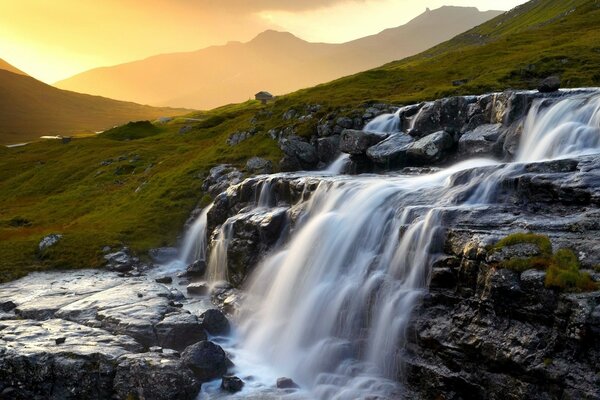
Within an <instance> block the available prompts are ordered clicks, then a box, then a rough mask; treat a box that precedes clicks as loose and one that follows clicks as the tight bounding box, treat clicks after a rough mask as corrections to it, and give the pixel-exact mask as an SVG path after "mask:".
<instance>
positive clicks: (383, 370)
mask: <svg viewBox="0 0 600 400" xmlns="http://www.w3.org/2000/svg"><path fill="white" fill-rule="evenodd" d="M599 110H600V97H599V96H597V97H591V98H578V99H568V100H561V101H559V102H557V103H556V104H554V105H552V106H550V107H547V108H545V109H543V108H542V107H541V103H536V104H534V105H533V107H532V109H531V111H530V113H529V115H528V117H527V119H526V121H525V124H524V130H523V134H522V137H521V145H520V151H519V155H518V157H517V161H516V162H515V163H509V164H500V163H498V162H497V161H494V160H488V159H474V160H468V161H463V162H461V163H458V164H456V165H454V166H451V167H449V168H446V169H444V170H442V171H440V172H437V173H434V174H431V175H421V176H398V175H395V176H374V175H369V176H357V177H344V176H342V177H339V176H338V177H332V176H325V177H323V178H322V180H321V183H320V184H319V186H318V187H317V188H316V190H315V191H314V192H313V194H312V196H311V197H310V198H309V199H308V200H302V201H301V204H299V205H298V206H299V207H298V208H300V209H303V210H304V216H303V218H301V219H299V222H297V226H296V227H295V228H294V231H293V233H292V235H291V237H290V239H289V241H288V243H287V244H285V245H284V246H282V247H278V248H276V249H275V250H273V251H272V252H271V253H270V254H268V255H267V256H266V257H265V258H264V260H263V261H262V262H261V263H260V264H259V265H258V266H257V267H256V269H255V271H254V272H253V274H252V275H251V277H250V278H249V280H248V283H247V288H246V289H247V298H246V300H245V303H244V305H243V309H242V310H241V315H240V320H241V326H240V333H241V338H242V339H241V340H242V343H241V346H242V348H243V350H244V352H248V353H252V354H254V355H256V357H258V358H259V359H261V360H262V362H264V363H265V364H267V365H270V366H272V367H273V368H274V369H275V370H277V371H278V373H279V374H280V376H283V375H285V376H290V377H292V378H293V379H294V380H295V381H297V382H298V383H299V384H301V386H302V387H303V388H306V389H307V390H309V391H310V393H311V398H317V399H339V400H344V399H366V398H385V399H392V398H399V397H402V394H401V393H402V388H401V386H400V385H399V384H398V383H397V382H399V381H401V380H402V350H403V346H404V344H405V341H406V334H407V328H408V323H409V321H410V317H411V313H412V312H413V310H414V308H415V305H416V304H417V303H418V302H419V300H420V299H421V298H422V296H423V295H424V293H425V292H426V289H427V285H428V280H429V274H430V268H431V265H432V263H433V262H434V261H435V259H436V257H438V255H440V253H441V246H442V245H443V240H444V232H445V229H444V225H443V217H444V213H445V212H447V211H449V210H453V209H457V208H468V209H476V208H477V207H484V208H485V207H487V205H488V204H490V203H493V202H494V201H495V193H496V191H497V185H498V182H499V181H500V180H501V178H502V177H503V176H504V175H506V174H509V173H514V172H515V171H517V172H518V170H519V168H523V163H524V162H533V161H539V160H546V159H555V158H564V157H573V156H579V155H584V154H588V153H597V152H600V111H599ZM391 115H396V114H391ZM388 117H389V118H388ZM395 118H396V121H393V120H392V118H391V117H390V115H388V116H381V117H379V119H378V120H374V121H373V122H372V124H373V125H371V126H369V125H367V128H365V129H378V130H380V131H381V130H383V129H398V127H399V122H397V121H399V118H397V115H396V117H395ZM386 132H389V131H386ZM471 170H472V173H471V175H470V176H469V177H470V179H468V180H467V181H466V182H463V181H461V180H456V179H453V178H454V177H455V176H456V174H457V173H458V172H460V171H471ZM269 182H270V181H269V180H267V181H265V182H264V183H263V185H264V186H263V188H262V191H261V195H260V198H259V199H257V202H256V204H257V208H259V209H260V208H264V207H269V206H273V205H271V204H270V201H267V200H265V199H268V192H269V187H268V185H269ZM244 212H249V211H244ZM234 219H235V217H234ZM234 219H230V220H229V221H227V222H226V223H225V224H224V225H223V226H222V227H221V228H220V229H221V230H220V232H219V237H218V238H217V245H216V246H215V248H214V249H213V252H214V253H215V254H216V255H215V257H217V258H218V255H219V254H223V253H225V254H226V245H227V240H229V239H228V226H230V224H231V223H232V221H233V220H234ZM221 244H222V246H223V248H221V247H219V246H221ZM212 257H213V256H212V255H211V264H212ZM215 266H218V268H223V269H226V268H227V261H226V259H225V260H224V261H223V260H222V259H218V260H217V261H215ZM225 273H226V272H225Z"/></svg>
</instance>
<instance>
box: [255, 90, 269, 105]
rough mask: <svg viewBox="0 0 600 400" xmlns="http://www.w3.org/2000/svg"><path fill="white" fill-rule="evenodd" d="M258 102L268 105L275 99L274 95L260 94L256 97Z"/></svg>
mask: <svg viewBox="0 0 600 400" xmlns="http://www.w3.org/2000/svg"><path fill="white" fill-rule="evenodd" d="M254 98H255V99H256V100H260V102H261V103H263V104H267V103H268V102H269V101H272V100H273V99H274V97H273V95H272V94H271V93H269V92H258V93H256V94H255V95H254Z"/></svg>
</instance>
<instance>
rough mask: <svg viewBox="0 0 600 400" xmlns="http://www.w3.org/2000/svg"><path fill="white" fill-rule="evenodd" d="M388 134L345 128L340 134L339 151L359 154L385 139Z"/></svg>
mask: <svg viewBox="0 0 600 400" xmlns="http://www.w3.org/2000/svg"><path fill="white" fill-rule="evenodd" d="M387 137H388V134H386V133H377V132H367V131H358V130H355V129H345V130H343V131H342V134H341V136H340V151H341V152H343V153H347V154H351V155H361V154H365V153H366V152H367V149H368V148H369V147H372V146H375V145H376V144H377V143H379V142H381V141H382V140H384V139H386V138H387Z"/></svg>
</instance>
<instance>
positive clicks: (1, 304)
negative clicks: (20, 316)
mask: <svg viewBox="0 0 600 400" xmlns="http://www.w3.org/2000/svg"><path fill="white" fill-rule="evenodd" d="M15 308H17V305H16V304H15V303H13V302H12V301H11V300H8V301H0V311H2V312H9V311H12V310H14V309H15Z"/></svg>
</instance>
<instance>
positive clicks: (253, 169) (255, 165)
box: [246, 157, 273, 174]
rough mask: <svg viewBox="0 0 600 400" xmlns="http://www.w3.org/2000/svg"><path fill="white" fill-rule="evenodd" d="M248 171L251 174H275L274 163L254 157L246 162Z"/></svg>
mask: <svg viewBox="0 0 600 400" xmlns="http://www.w3.org/2000/svg"><path fill="white" fill-rule="evenodd" d="M246 171H248V172H250V173H251V174H270V173H271V172H273V163H272V162H271V161H269V160H265V159H264V158H260V157H252V158H251V159H249V160H248V161H247V162H246Z"/></svg>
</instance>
